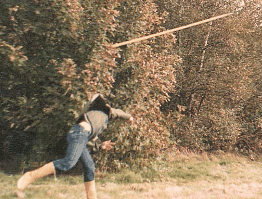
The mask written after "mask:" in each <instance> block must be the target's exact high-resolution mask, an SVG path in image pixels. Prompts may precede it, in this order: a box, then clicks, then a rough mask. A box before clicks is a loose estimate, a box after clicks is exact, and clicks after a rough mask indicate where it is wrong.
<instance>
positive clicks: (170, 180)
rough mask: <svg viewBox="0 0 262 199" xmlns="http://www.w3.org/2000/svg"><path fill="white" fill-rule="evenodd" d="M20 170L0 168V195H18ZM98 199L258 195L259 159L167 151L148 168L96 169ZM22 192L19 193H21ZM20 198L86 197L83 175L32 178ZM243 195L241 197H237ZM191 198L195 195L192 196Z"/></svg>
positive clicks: (261, 176) (261, 174) (261, 171)
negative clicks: (32, 180) (100, 170)
mask: <svg viewBox="0 0 262 199" xmlns="http://www.w3.org/2000/svg"><path fill="white" fill-rule="evenodd" d="M20 177H21V174H17V175H8V174H5V173H3V172H0V198H1V199H10V198H17V193H16V182H17V180H18V179H19V178H20ZM96 185H97V192H98V196H99V198H103V199H106V198H110V199H111V198H112V199H118V198H119V199H120V198H121V199H122V198H125V199H132V198H145V199H149V198H156V199H161V198H165V199H167V198H176V197H180V198H190V197H191V198H192V195H195V194H198V195H200V197H199V198H254V199H256V198H257V199H258V198H262V191H261V190H262V163H261V162H259V161H257V162H255V161H250V160H249V159H248V158H244V157H238V156H235V155H232V154H224V155H219V156H215V155H207V154H202V155H196V154H186V155H184V154H175V153H174V154H169V155H168V156H166V157H165V158H163V159H161V160H157V161H154V162H152V166H151V168H143V169H141V170H139V169H137V170H123V171H121V172H119V173H99V172H98V173H97V175H96ZM23 194H24V195H23ZM20 196H21V197H20V198H22V196H24V198H28V199H31V198H32V199H33V198H37V199H46V198H70V199H74V198H76V199H79V198H80V199H81V198H85V190H84V185H83V176H82V175H80V176H70V175H59V176H58V181H55V178H54V176H49V177H45V178H43V179H39V180H37V181H35V182H34V183H33V184H32V185H30V186H29V187H28V189H26V190H25V191H24V192H23V193H22V195H21V194H20ZM242 196H243V197H242ZM249 196H250V197H249ZM193 198H194V197H193Z"/></svg>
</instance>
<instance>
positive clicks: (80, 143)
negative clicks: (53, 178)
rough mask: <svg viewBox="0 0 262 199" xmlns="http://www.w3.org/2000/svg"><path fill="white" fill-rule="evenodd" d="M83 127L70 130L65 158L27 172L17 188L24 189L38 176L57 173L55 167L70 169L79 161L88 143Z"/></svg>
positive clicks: (64, 169)
mask: <svg viewBox="0 0 262 199" xmlns="http://www.w3.org/2000/svg"><path fill="white" fill-rule="evenodd" d="M81 130H82V129H81V127H80V126H79V125H75V126H73V127H72V129H71V130H70V133H69V135H68V142H69V145H68V148H67V153H66V157H65V158H63V159H59V160H55V161H53V162H50V163H48V164H46V165H44V166H43V167H41V168H39V169H36V170H34V171H31V172H27V173H25V174H24V175H23V176H22V177H21V178H20V179H19V181H18V183H17V188H18V189H19V190H24V189H25V188H26V187H27V186H28V185H29V184H31V183H32V182H33V181H35V180H36V179H38V178H42V177H44V176H47V175H50V174H53V173H55V169H59V170H62V171H68V170H69V169H71V168H72V167H73V166H75V164H76V163H77V161H78V159H79V158H80V156H81V154H82V152H83V149H84V148H85V146H86V144H87V140H88V139H87V136H86V135H85V134H83V133H82V132H81Z"/></svg>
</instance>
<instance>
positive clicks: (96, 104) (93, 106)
mask: <svg viewBox="0 0 262 199" xmlns="http://www.w3.org/2000/svg"><path fill="white" fill-rule="evenodd" d="M92 110H98V111H103V112H104V113H106V114H108V115H109V112H110V108H109V107H108V105H107V100H106V99H105V98H104V96H103V95H102V94H100V93H96V94H94V95H93V96H92V98H91V100H90V105H89V108H88V111H92Z"/></svg>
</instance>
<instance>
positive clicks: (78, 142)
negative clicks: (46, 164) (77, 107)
mask: <svg viewBox="0 0 262 199" xmlns="http://www.w3.org/2000/svg"><path fill="white" fill-rule="evenodd" d="M90 133H91V132H89V131H86V130H84V128H83V127H82V126H80V125H79V124H75V125H74V126H73V127H72V128H71V129H70V131H69V133H68V136H67V141H68V148H67V153H66V156H65V158H63V159H59V160H55V161H53V163H54V167H55V169H59V170H61V171H68V170H69V169H71V168H72V167H74V166H75V165H76V163H77V161H78V160H79V159H80V158H81V160H82V163H83V168H84V182H89V181H92V180H94V178H95V163H94V161H93V158H92V156H91V154H90V153H89V151H88V148H87V146H86V144H87V143H88V136H89V135H90Z"/></svg>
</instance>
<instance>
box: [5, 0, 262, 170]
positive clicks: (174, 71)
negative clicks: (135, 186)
mask: <svg viewBox="0 0 262 199" xmlns="http://www.w3.org/2000/svg"><path fill="white" fill-rule="evenodd" d="M261 6H262V5H261V2H259V1H257V0H250V1H237V0H236V1H223V2H222V1H221V2H220V1H215V0H211V1H210V0H209V1H207V0H196V1H183V0H162V1H154V0H145V1H142V0H132V1H131V0H125V1H119V0H99V1H97V0H96V1H95V0H88V1H87V0H82V1H80V0H66V1H62V0H52V1H44V0H35V1H18V0H11V1H10V0H8V1H7V0H3V1H1V2H0V11H1V13H2V14H1V16H0V36H1V37H0V60H1V74H0V75H1V76H0V78H1V112H2V114H1V121H2V123H1V134H0V150H1V153H0V154H1V157H0V158H1V159H2V160H10V159H11V160H14V161H16V163H17V164H16V165H18V166H20V165H21V163H23V164H25V165H30V166H31V165H32V163H34V162H39V164H41V161H44V162H45V161H50V160H53V159H54V158H58V157H63V156H64V153H65V150H66V147H67V145H66V144H65V143H66V135H67V132H68V130H69V128H70V127H71V125H72V124H74V122H75V121H76V119H77V117H78V115H79V113H81V111H82V109H83V107H84V106H85V105H86V104H87V103H88V100H89V99H90V97H91V95H92V94H93V93H96V92H101V93H103V94H104V95H105V96H106V97H107V98H108V99H109V100H110V102H111V104H112V105H113V106H114V107H116V108H122V109H123V110H125V111H127V112H130V113H131V114H132V115H133V116H134V117H135V119H136V122H135V124H134V125H133V126H130V125H128V124H124V123H123V122H121V121H117V122H115V123H112V125H110V127H109V129H108V130H107V132H106V133H105V134H104V139H112V138H114V137H118V141H117V145H116V147H115V149H114V151H112V152H110V153H100V154H99V155H96V156H95V159H96V160H97V167H99V168H101V169H118V168H122V167H128V166H138V167H140V166H146V165H147V164H148V163H149V162H150V161H147V160H148V159H150V158H152V157H156V156H157V155H159V154H160V153H161V152H162V151H164V150H178V149H182V148H183V149H189V150H194V151H196V152H201V151H217V150H223V151H236V152H241V153H244V154H255V153H257V154H258V153H259V152H261V150H262V140H261V134H262V132H261V127H262V125H261V121H262V105H261V99H262V98H261V92H262V86H261V80H262V76H261V74H262V68H261V65H262V60H261V54H262V47H261V44H262V36H261V28H262V24H261V20H262V18H261ZM233 11H235V12H236V13H235V14H234V15H233V16H231V17H227V18H224V19H220V20H218V21H214V22H212V23H209V24H205V25H201V26H196V27H194V28H191V29H186V30H184V31H179V32H175V33H173V34H168V35H164V36H161V37H157V38H153V39H150V40H146V41H143V42H139V43H135V44H131V45H128V46H123V47H120V48H117V49H114V48H112V47H111V45H110V44H112V43H117V42H121V41H126V40H129V39H133V38H137V37H140V36H144V35H149V34H152V33H156V32H160V31H163V30H166V29H170V28H174V27H178V26H182V25H186V24H189V23H192V22H196V21H198V20H203V19H206V18H209V17H212V16H216V15H219V14H224V13H228V12H233ZM36 166H38V165H36Z"/></svg>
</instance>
